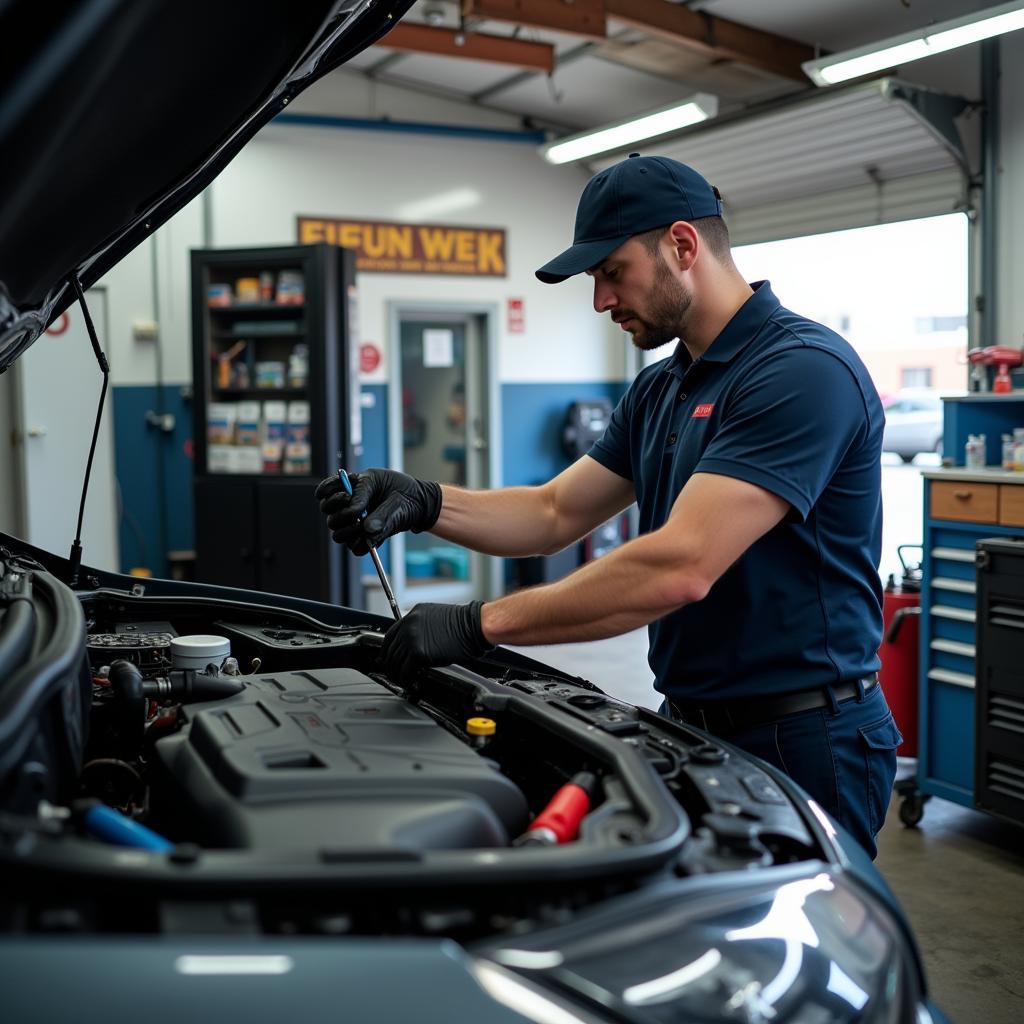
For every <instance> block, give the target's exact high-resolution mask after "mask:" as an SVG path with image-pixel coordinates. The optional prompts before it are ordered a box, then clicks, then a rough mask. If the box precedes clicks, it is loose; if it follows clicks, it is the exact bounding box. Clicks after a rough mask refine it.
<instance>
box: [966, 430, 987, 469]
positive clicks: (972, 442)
mask: <svg viewBox="0 0 1024 1024" xmlns="http://www.w3.org/2000/svg"><path fill="white" fill-rule="evenodd" d="M964 464H965V465H966V467H967V468H968V469H984V468H985V435H984V434H968V435H967V444H966V445H964Z"/></svg>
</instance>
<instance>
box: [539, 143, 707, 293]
mask: <svg viewBox="0 0 1024 1024" xmlns="http://www.w3.org/2000/svg"><path fill="white" fill-rule="evenodd" d="M721 216H722V197H721V196H720V195H719V193H718V189H717V188H715V187H714V186H713V185H710V184H708V182H707V181H706V180H705V179H704V178H703V177H702V176H701V175H700V174H698V173H697V172H696V171H695V170H694V169H693V168H692V167H687V166H686V164H681V163H680V162H679V161H678V160H670V159H669V158H668V157H666V156H641V155H640V154H639V153H630V154H629V156H628V157H627V159H625V160H620V161H619V163H617V164H614V165H612V166H611V167H609V168H608V169H607V170H604V171H600V172H599V173H597V174H595V175H594V177H592V178H591V179H590V181H588V182H587V187H586V188H585V189H584V190H583V195H582V196H580V204H579V206H577V207H576V230H575V231H574V232H573V239H572V245H571V246H570V247H569V248H568V249H566V250H565V252H563V253H561V254H560V255H558V256H556V257H555V258H554V259H553V260H551V262H550V263H545V264H544V266H543V267H541V268H540V270H538V271H537V277H538V278H539V279H540V280H541V281H543V282H544V283H545V284H558V283H559V281H564V280H566V278H569V277H572V276H573V275H575V274H582V273H583V271H584V270H589V269H590V268H591V267H596V266H597V265H598V264H599V263H600V262H601V261H602V260H603V259H604V258H605V257H606V256H607V255H608V254H609V253H610V252H613V251H614V250H616V249H617V248H618V247H619V246H620V245H622V243H623V242H625V241H627V240H628V239H630V238H632V237H633V235H639V234H640V233H641V232H644V231H651V230H652V229H654V228H660V227H662V226H663V225H665V224H672V223H673V222H675V221H677V220H697V219H698V218H700V217H721Z"/></svg>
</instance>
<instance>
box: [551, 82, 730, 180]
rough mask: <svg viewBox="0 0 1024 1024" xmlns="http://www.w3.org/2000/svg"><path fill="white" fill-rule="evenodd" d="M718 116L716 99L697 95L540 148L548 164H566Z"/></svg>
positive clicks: (702, 94)
mask: <svg viewBox="0 0 1024 1024" xmlns="http://www.w3.org/2000/svg"><path fill="white" fill-rule="evenodd" d="M717 113H718V99H717V97H715V96H707V95H705V94H704V93H698V94H697V95H696V96H691V97H690V98H689V99H687V100H685V101H684V102H682V103H672V104H670V105H669V106H667V107H661V108H660V109H659V110H652V111H651V112H650V113H649V114H641V115H639V116H637V117H631V118H629V119H628V120H626V121H619V122H618V123H616V124H611V125H608V126H607V127H606V128H596V129H594V130H592V131H589V132H580V133H579V135H570V136H569V137H567V138H564V139H558V140H557V141H555V142H549V143H548V144H547V145H546V146H541V147H540V151H541V154H542V155H543V157H544V159H545V160H547V161H548V162H549V163H552V164H567V163H571V162H572V161H573V160H583V159H584V158H586V157H588V156H596V155H597V154H598V153H608V152H610V151H611V150H614V149H624V148H625V147H626V146H631V145H633V143H635V142H643V141H644V140H646V139H654V138H657V137H658V136H660V135H667V134H668V133H669V132H675V131H679V129H680V128H687V127H689V126H690V125H691V124H698V123H700V122H701V121H706V120H707V119H708V118H709V117H714V116H715V114H717Z"/></svg>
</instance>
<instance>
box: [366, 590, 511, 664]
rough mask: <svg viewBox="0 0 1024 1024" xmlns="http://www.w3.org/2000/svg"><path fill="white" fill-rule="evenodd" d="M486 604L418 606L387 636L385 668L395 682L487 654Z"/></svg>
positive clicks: (474, 602)
mask: <svg viewBox="0 0 1024 1024" xmlns="http://www.w3.org/2000/svg"><path fill="white" fill-rule="evenodd" d="M483 606H484V603H483V601H472V602H470V603H469V604H418V605H416V607H415V608H413V610H412V611H411V612H409V614H408V615H406V616H405V618H404V619H399V621H398V622H396V623H395V624H394V625H393V626H392V627H391V628H390V629H389V630H388V631H387V633H386V634H385V636H384V649H383V654H384V668H385V670H386V671H387V673H388V675H389V676H391V677H392V679H403V678H406V677H407V676H409V675H411V674H412V673H413V672H415V670H416V669H418V668H426V667H427V666H430V665H450V664H451V663H452V662H453V661H460V660H463V659H465V658H478V657H479V656H480V655H481V654H486V653H487V652H488V651H489V650H490V649H491V647H492V646H493V645H492V644H490V643H488V642H487V638H486V637H485V636H484V631H483V628H482V627H481V625H480V609H481V608H483Z"/></svg>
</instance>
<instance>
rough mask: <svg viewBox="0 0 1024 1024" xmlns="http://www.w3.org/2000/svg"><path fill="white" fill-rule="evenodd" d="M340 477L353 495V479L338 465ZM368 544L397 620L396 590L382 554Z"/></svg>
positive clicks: (362, 517)
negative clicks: (385, 567)
mask: <svg viewBox="0 0 1024 1024" xmlns="http://www.w3.org/2000/svg"><path fill="white" fill-rule="evenodd" d="M338 479H339V480H340V481H341V486H342V487H344V488H345V493H346V494H348V495H349V496H350V497H351V495H352V481H351V480H349V478H348V473H346V472H345V470H343V469H342V468H341V467H340V466H339V467H338ZM359 518H360V519H361V520H362V519H365V518H366V513H365V512H364V513H363V514H362V515H361V516H360V517H359ZM366 546H367V547H368V548H369V549H370V557H371V558H372V559H373V564H374V567H375V568H376V570H377V575H378V576H379V577H380V585H381V586H382V587H383V588H384V596H385V597H386V598H387V599H388V604H389V605H391V614H392V615H394V617H395V621H396V622H397V621H398V620H399V619H400V618H401V617H402V613H401V612H400V611H399V610H398V602H397V601H396V600H395V592H394V591H393V590H392V589H391V584H390V583H389V582H388V574H387V573H386V572H385V571H384V566H383V565H382V564H381V560H380V555H378V554H377V549H376V547H374V545H372V544H371V543H370V542H369V541H367V543H366Z"/></svg>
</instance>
